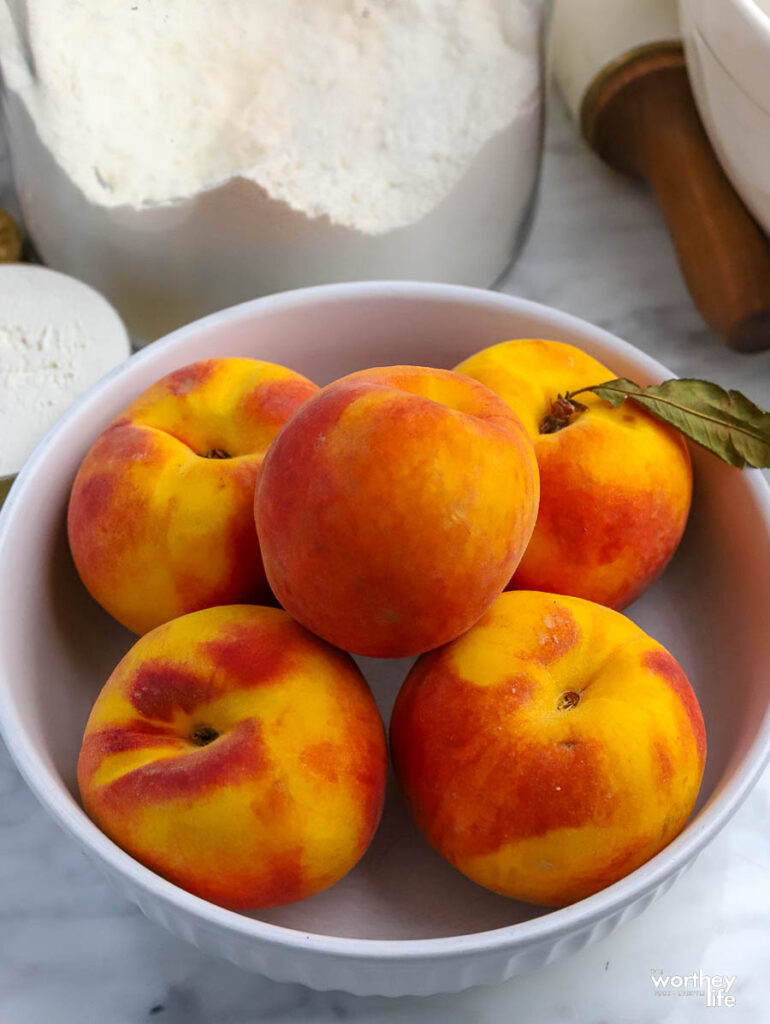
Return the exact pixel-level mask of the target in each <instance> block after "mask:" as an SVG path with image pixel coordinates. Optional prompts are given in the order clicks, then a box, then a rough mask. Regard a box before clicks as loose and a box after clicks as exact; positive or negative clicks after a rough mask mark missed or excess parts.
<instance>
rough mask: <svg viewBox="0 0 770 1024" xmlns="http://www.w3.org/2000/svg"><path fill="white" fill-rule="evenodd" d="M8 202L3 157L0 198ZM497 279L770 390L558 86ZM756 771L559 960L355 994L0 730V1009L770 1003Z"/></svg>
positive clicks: (614, 1018) (769, 924) (766, 830)
mask: <svg viewBox="0 0 770 1024" xmlns="http://www.w3.org/2000/svg"><path fill="white" fill-rule="evenodd" d="M9 202H11V203H12V196H11V194H10V187H9V184H8V167H7V161H5V162H2V161H1V160H0V203H9ZM502 287H503V289H504V290H505V291H506V292H510V293H515V294H518V295H523V296H526V297H529V298H533V299H537V300H539V301H542V302H546V303H549V304H551V305H554V306H557V307H559V308H561V309H564V310H568V311H569V312H571V313H575V314H578V315H579V316H582V317H585V318H586V319H588V320H592V321H594V322H595V323H598V324H600V325H601V326H603V327H606V328H607V329H608V330H610V331H613V332H614V333H616V334H618V335H620V336H621V337H623V338H626V339H627V340H628V341H630V342H632V343H633V344H635V345H637V346H639V347H640V348H641V349H643V350H645V351H646V352H649V353H650V354H652V355H654V356H655V357H656V358H658V359H660V360H661V361H662V362H663V363H665V364H666V365H667V366H669V367H670V368H671V369H672V370H673V371H674V372H676V373H677V374H684V375H688V376H698V377H707V378H710V379H712V380H716V381H719V382H720V383H722V384H724V385H726V386H729V387H737V388H739V389H740V390H742V391H744V392H745V393H746V394H748V395H749V396H750V397H751V398H753V399H754V401H756V402H757V403H758V404H760V405H762V406H764V407H765V408H768V407H770V351H768V352H765V353H763V354H760V355H755V356H740V355H736V354H735V353H732V352H729V351H728V350H727V349H725V348H724V347H723V346H722V345H721V344H720V343H719V341H718V340H717V339H716V338H715V337H714V336H713V334H712V333H711V332H710V331H709V329H708V328H707V327H706V326H705V325H704V324H703V323H702V322H701V321H700V319H699V317H698V315H697V313H696V312H695V311H694V309H693V308H692V306H691V303H690V300H689V297H688V295H687V293H686V291H685V289H684V286H683V284H682V280H681V277H680V274H679V271H678V269H677V265H676V262H675V259H674V256H673V253H672V250H671V247H670V244H669V241H668V238H667V235H666V232H665V230H664V227H663V224H662V221H661V217H660V215H659V213H658V211H657V209H656V208H655V206H654V205H653V203H652V201H651V199H650V197H649V195H648V194H647V192H646V191H645V190H644V189H643V188H642V187H641V186H640V185H638V184H636V183H634V182H630V181H627V180H625V179H623V178H620V177H618V176H617V175H615V174H614V173H613V172H611V171H609V170H608V169H606V168H605V167H604V166H603V165H602V164H601V163H600V162H599V161H598V160H597V159H596V158H595V157H593V155H592V154H591V153H589V152H588V151H587V149H586V148H585V146H584V145H583V144H582V143H581V141H580V140H579V138H578V136H577V133H576V131H575V129H574V127H573V126H572V125H571V124H569V123H568V121H567V118H566V115H565V114H564V111H563V109H562V108H561V106H560V104H559V102H558V100H554V102H553V104H552V109H551V114H550V122H549V129H548V137H547V151H546V159H545V165H544V176H543V182H542V189H541V195H540V203H539V208H538V211H537V216H536V220H535V225H534V229H533V233H532V235H531V238H530V240H529V242H528V244H527V246H526V248H525V250H524V252H523V254H522V257H521V259H520V260H519V262H518V264H517V266H516V267H515V268H514V269H513V271H512V272H511V273H510V274H509V275H508V276H507V278H506V279H505V281H504V283H503V285H502ZM769 822H770V775H769V774H767V773H766V774H765V777H764V779H763V780H762V782H761V783H760V784H759V786H758V787H757V788H756V790H755V791H754V792H753V793H752V795H751V796H750V797H749V799H748V800H747V801H746V803H745V804H744V806H743V807H742V808H741V809H740V810H739V812H738V813H737V814H736V816H735V818H734V819H733V821H732V822H731V823H730V824H729V825H728V827H727V828H726V829H725V830H724V831H723V832H722V833H721V834H720V835H719V836H718V837H717V838H716V839H715V841H714V842H713V843H712V844H711V846H710V847H708V848H707V849H706V850H705V851H704V852H703V853H702V854H701V856H700V858H699V859H698V861H697V862H696V863H695V865H694V866H693V867H692V869H691V870H690V871H688V872H687V873H686V874H685V875H684V876H683V877H682V879H681V880H680V881H679V882H678V883H677V884H676V885H675V887H674V888H673V890H672V891H671V892H669V893H668V894H667V895H666V896H665V897H663V898H662V899H661V900H659V901H658V902H657V903H655V904H653V906H652V907H651V908H650V909H649V910H647V911H646V913H645V914H643V915H642V916H641V917H640V918H638V919H637V920H635V921H632V922H630V923H628V924H626V925H625V926H624V927H623V928H621V929H620V930H619V931H618V932H616V933H614V934H613V935H612V936H610V937H609V938H608V939H606V940H604V941H602V942H599V943H597V944H596V945H593V946H591V947H589V948H587V949H585V950H583V951H582V952H581V953H579V954H578V955H576V956H574V957H573V958H572V959H570V960H567V961H564V962H561V963H558V964H555V965H553V966H551V967H548V968H546V969H543V970H540V971H538V972H536V973H533V974H531V975H529V976H527V977H523V978H518V979H514V980H513V981H511V982H508V983H506V984H504V985H502V986H499V987H497V988H494V989H474V990H471V991H468V992H465V993H462V994H460V995H454V996H436V997H432V998H429V999H411V998H406V999H393V1000H389V999H382V998H370V999H360V998H356V997H354V996H350V995H346V994H341V993H316V992H312V991H310V990H308V989H306V988H303V987H302V986H299V985H285V984H277V983H274V982H271V981H268V980H266V979H264V978H260V977H257V976H254V975H250V974H246V973H243V972H241V971H240V970H239V969H238V968H236V967H233V966H231V965H230V964H228V963H225V962H223V961H218V960H214V959H212V958H210V957H208V956H206V955H204V954H203V953H200V952H198V950H196V949H194V948H193V947H192V946H190V945H187V944H186V943H185V942H183V941H181V940H179V939H176V938H174V937H172V936H171V935H169V934H167V933H166V932H165V931H162V930H161V929H160V928H158V927H156V926H155V925H153V924H151V923H150V922H149V921H148V920H146V919H145V918H144V917H143V916H142V914H141V913H140V911H139V910H138V909H137V908H136V907H134V906H133V905H132V904H129V903H126V902H125V900H123V899H122V898H121V897H120V896H119V895H118V894H117V893H116V892H115V891H114V890H113V889H112V888H111V886H110V885H109V884H108V883H107V882H106V881H105V880H104V879H103V878H102V877H101V875H100V874H99V873H98V872H97V871H96V870H95V869H94V868H93V866H92V865H91V864H90V863H89V862H88V861H87V860H86V859H85V857H84V856H83V854H82V853H81V852H80V850H79V849H78V848H77V847H76V846H75V845H74V843H73V842H72V841H70V839H69V838H67V837H66V836H65V835H63V834H62V833H61V832H60V831H59V829H58V828H57V827H56V825H54V824H53V822H52V821H51V820H49V818H48V816H47V815H46V813H45V812H44V811H43V810H42V809H41V808H40V807H39V806H38V804H37V802H36V801H35V799H34V798H33V796H32V795H31V793H30V792H29V790H28V789H27V787H26V786H25V784H24V783H23V782H22V781H21V778H20V777H19V775H18V773H17V772H16V770H15V768H14V766H13V764H12V762H11V760H10V758H9V756H8V754H7V753H6V751H5V748H4V747H3V746H2V743H1V742H0V926H1V927H0V1021H2V1024H43V1022H45V1024H92V1022H93V1024H139V1022H142V1021H149V1020H153V1021H158V1022H159V1024H183V1022H184V1024H247V1022H253V1021H266V1022H286V1024H295V1022H296V1024H300V1022H301V1024H322V1022H330V1021H339V1020H351V1021H362V1022H363V1021H366V1022H368V1024H387V1022H396V1021H399V1022H400V1021H404V1022H406V1021H408V1022H410V1024H412V1022H414V1024H438V1022H439V1021H441V1022H442V1024H466V1022H470V1021H473V1022H478V1024H508V1022H513V1021H527V1022H533V1024H534V1022H540V1021H546V1022H549V1024H568V1022H580V1024H604V1022H608V1024H609V1022H612V1024H618V1022H633V1024H653V1022H656V1024H658V1022H669V1024H670V1022H676V1024H678V1022H682V1024H689V1022H696V1024H697V1022H700V1021H702V1020H706V1021H708V1020H711V1019H713V1018H714V1017H719V1018H720V1019H722V1017H721V1015H724V1019H725V1020H731V1021H736V1022H738V1021H740V1022H749V1021H751V1022H752V1024H754V1022H756V1024H759V1022H760V1021H762V1020H768V1019H770V988H769V987H768V981H767V979H768V978H770V941H768V939H769V937H770V864H769V858H768V839H769V838H770V825H769V824H768V823H769ZM699 970H702V971H703V972H705V973H707V974H712V975H714V974H721V975H735V977H736V981H735V984H734V987H733V989H732V992H733V994H734V995H735V998H736V1003H735V1006H734V1007H731V1008H713V1007H707V1006H706V1005H705V1000H704V999H703V998H701V997H699V996H691V997H689V998H682V997H678V996H677V993H676V992H674V993H673V994H672V995H670V996H669V997H667V998H664V997H663V996H661V995H658V994H656V990H655V987H654V986H653V984H652V980H651V972H657V971H660V972H662V973H663V974H680V975H686V974H691V973H692V972H693V971H699Z"/></svg>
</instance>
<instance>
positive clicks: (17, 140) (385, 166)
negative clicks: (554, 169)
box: [0, 0, 547, 341]
mask: <svg viewBox="0 0 770 1024" xmlns="http://www.w3.org/2000/svg"><path fill="white" fill-rule="evenodd" d="M546 7H547V4H544V3H542V2H539V0H462V2H457V0H323V2H319V0H224V2H221V3H211V0H79V2H78V3H77V4H73V3H71V2H70V0H0V66H1V67H2V76H3V108H4V112H5V125H6V130H7V133H8V138H9V141H10V147H11V155H12V162H13V168H14V175H15V179H16V184H17V188H18V193H19V199H20V203H21V207H22V211H23V214H24V219H25V223H26V228H27V231H28V233H29V235H30V237H31V239H32V241H33V243H34V245H35V246H36V248H37V251H38V253H39V255H40V258H41V259H42V260H43V261H44V262H46V263H48V264H50V265H51V266H52V267H55V268H58V269H60V270H64V271H66V272H68V273H70V274H73V275H74V276H76V277H79V278H82V279H83V280H84V281H87V282H88V283H89V284H91V285H93V286H95V287H96V288H98V289H99V290H100V291H102V292H103V293H104V294H105V295H106V296H107V297H108V298H109V299H110V300H111V301H112V302H113V304H114V305H115V306H117V308H118V310H119V311H120V313H121V314H122V316H123V317H124V319H125V320H126V322H127V323H128V325H129V327H130V329H131V330H132V331H133V332H134V333H135V335H136V336H137V337H138V338H140V339H142V340H145V341H146V340H150V339H153V338H155V337H157V336H159V335H160V334H163V333H164V332H166V331H168V330H171V329H172V328H174V327H177V326H179V325H180V324H182V323H185V322H186V321H189V320H191V319H194V318H195V317H198V316H201V315H203V314H205V313H208V312H211V311H213V310H216V309H220V308H222V307H224V306H228V305H231V304H233V303H236V302H240V301H243V300H245V299H249V298H253V297H255V296H257V295H264V294H266V293H269V292H275V291H282V290H284V289H287V288H295V287H300V286H303V285H311V284H318V283H322V282H328V281H343V280H351V279H360V278H401V279H430V280H436V281H448V282H457V283H466V284H475V285H489V284H491V283H492V282H493V281H494V280H495V279H496V278H497V277H498V276H499V275H500V274H501V273H502V271H503V270H504V269H505V268H506V266H507V265H508V264H509V263H510V262H511V260H512V259H513V257H514V256H515V254H516V252H517V249H518V247H519V245H520V243H521V241H522V236H523V233H524V231H525V230H526V226H527V220H528V214H529V211H530V208H531V201H532V195H533V191H534V187H535V182H536V179H537V174H538V167H539V160H540V150H541V141H542V104H543V100H542V89H543V52H542V50H543V46H542V35H543V22H544V20H545V8H546Z"/></svg>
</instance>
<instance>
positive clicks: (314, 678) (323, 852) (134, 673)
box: [78, 605, 386, 909]
mask: <svg viewBox="0 0 770 1024" xmlns="http://www.w3.org/2000/svg"><path fill="white" fill-rule="evenodd" d="M385 771H386V750H385V737H384V730H383V727H382V722H381V720H380V717H379V714H378V712H377V708H376V706H375V703H374V699H373V698H372V695H371V693H370V691H369V689H368V687H367V685H366V683H365V682H364V679H363V677H362V676H361V673H360V672H359V671H358V669H357V668H356V666H355V664H354V663H353V660H352V659H351V658H350V657H349V656H348V655H346V654H343V653H342V652H341V651H337V650H335V649H334V648H332V647H329V646H328V645H327V644H325V643H324V642H323V641H322V640H319V639H318V638H317V637H314V636H312V635H311V634H310V633H308V632H307V631H306V630H304V629H303V628H302V627H301V626H299V625H298V624H297V623H296V622H294V621H292V619H291V618H290V617H289V616H288V615H287V614H286V613H285V612H283V611H281V610H279V609H276V608H260V607H255V606H248V605H232V606H230V607H226V608H208V609H205V610H204V611H199V612H193V613H192V614H190V615H185V616H183V617H182V618H179V619H175V620H174V621H172V622H168V623H166V624H165V625H163V626H159V627H158V628H157V629H155V630H153V631H152V632H151V633H148V634H147V635H146V636H144V637H142V638H141V639H140V640H139V641H137V643H136V644H135V645H134V646H133V647H132V648H131V650H130V651H129V652H128V654H127V655H126V656H125V657H124V658H123V660H122V661H121V662H120V664H119V665H118V667H117V668H116V669H115V671H114V672H113V674H112V675H111V676H110V678H109V680H108V681H107V683H106V685H105V686H104V688H103V690H102V692H101V693H100V695H99V697H98V699H97V701H96V704H95V705H94V708H93V710H92V712H91V717H90V718H89V720H88V725H87V726H86V731H85V736H84V739H83V746H82V749H81V752H80V759H79V762H78V782H79V785H80V793H81V797H82V800H83V806H84V807H85V809H86V811H87V812H88V814H89V815H90V816H91V818H92V819H93V820H94V821H95V822H96V824H97V825H99V827H100V828H101V829H102V830H103V831H104V832H106V834H107V835H108V836H110V838H112V839H113V840H114V841H115V842H116V843H118V844H119V845H120V846H122V847H123V849H124V850H126V851H127V852H128V853H130V854H131V855H132V856H133V857H135V858H136V859H137V860H139V861H141V862H142V863H143V864H145V865H146V866H147V867H149V868H151V869H152V870H154V871H157V872H158V874H161V875H163V876H164V877H165V878H168V879H170V880H171V881H172V882H175V883H176V884H177V885H179V886H181V887H182V888H184V889H187V890H189V891H190V892H192V893H194V894H195V895H197V896H201V897H203V898H204V899H207V900H211V901H212V902H213V903H219V904H221V905H222V906H226V907H232V908H241V909H249V908H256V907H267V906H273V905H275V904H280V903H290V902H293V901H294V900H299V899H303V898H304V897H305V896H309V895H311V894H312V893H316V892H318V891H319V890H321V889H324V888H326V887H327V886H329V885H331V884H332V883H333V882H335V881H337V880H338V879H339V878H341V877H342V876H343V875H344V874H345V873H346V872H347V871H349V870H350V868H352V867H353V865H354V864H355V863H356V861H357V860H358V859H359V857H361V855H362V854H363V852H364V850H366V848H367V846H368V844H369V842H370V840H371V838H372V836H373V835H374V832H375V829H376V827H377V823H378V821H379V817H380V812H381V809H382V801H383V793H384V787H385Z"/></svg>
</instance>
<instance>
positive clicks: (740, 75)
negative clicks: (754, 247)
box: [679, 0, 770, 233]
mask: <svg viewBox="0 0 770 1024" xmlns="http://www.w3.org/2000/svg"><path fill="white" fill-rule="evenodd" d="M679 16H680V20H681V25H682V35H683V37H684V44H685V50H686V53H687V65H688V69H689V73H690V81H691V83H692V87H693V92H694V93H695V99H696V101H697V104H698V109H699V111H700V115H701V118H702V119H703V123H704V124H705V125H706V130H707V131H708V133H709V136H710V137H711V142H712V144H713V146H714V149H715V150H716V152H717V155H718V156H719V159H720V161H721V163H722V166H723V167H724V169H725V171H726V172H727V175H728V177H729V178H730V180H731V181H732V183H733V185H734V186H735V188H736V190H737V191H738V193H739V195H740V196H741V197H742V199H743V201H744V202H745V203H746V205H747V206H748V208H749V209H750V210H751V212H752V213H753V214H754V216H755V217H756V218H757V220H758V221H759V222H760V224H762V225H763V227H764V229H765V231H767V232H769V233H770V173H769V172H768V168H769V167H770V0H679Z"/></svg>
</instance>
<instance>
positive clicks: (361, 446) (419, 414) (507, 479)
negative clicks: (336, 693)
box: [255, 366, 538, 657]
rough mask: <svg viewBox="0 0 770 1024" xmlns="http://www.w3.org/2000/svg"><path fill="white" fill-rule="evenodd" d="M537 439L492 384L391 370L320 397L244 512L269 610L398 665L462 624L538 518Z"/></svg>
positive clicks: (272, 460) (493, 590) (271, 455)
mask: <svg viewBox="0 0 770 1024" xmlns="http://www.w3.org/2000/svg"><path fill="white" fill-rule="evenodd" d="M537 500H538V476H537V464H536V462H535V457H534V454H533V450H532V445H531V443H530V441H529V439H528V437H527V435H526V433H525V432H524V430H523V428H522V426H521V424H520V423H519V421H518V420H517V419H516V417H515V416H514V415H513V414H512V413H511V411H510V409H508V407H507V406H506V405H505V404H504V403H503V402H502V401H501V400H500V399H499V398H497V397H496V396H495V395H494V394H492V392H490V391H489V390H488V389H487V388H485V387H483V386H482V385H480V384H478V383H477V382H476V381H471V380H469V379H468V378H467V377H461V376H459V375H458V374H453V373H451V372H449V371H448V370H434V369H427V368H423V367H412V366H391V367H381V368H376V369H371V370H364V371H361V372H359V373H354V374H351V375H350V376H348V377H344V378H342V379H341V380H339V381H337V382H335V383H334V384H331V385H330V386H329V387H327V388H325V389H324V390H323V391H322V392H321V393H320V394H319V395H317V396H316V397H315V398H313V399H311V400H310V401H309V402H307V403H306V404H305V406H303V408H302V409H300V410H299V412H298V413H297V414H296V415H295V416H294V417H293V419H292V421H291V422H290V423H289V424H287V426H286V427H285V428H284V430H282V431H281V433H280V435H279V436H278V438H277V439H276V441H275V443H274V444H273V446H272V448H271V449H270V451H269V452H268V454H267V456H266V458H265V462H264V465H263V468H262V473H261V476H260V480H259V484H258V486H257V493H256V502H255V514H256V522H257V531H258V534H259V540H260V545H261V549H262V555H263V558H264V564H265V571H266V573H267V578H268V581H269V583H270V586H271V587H272V589H273V592H274V594H275V596H276V597H277V598H278V600H279V601H280V603H281V604H282V605H283V607H284V608H286V610H287V611H288V612H290V614H291V615H293V616H294V617H295V618H296V619H297V620H298V621H299V622H301V623H302V624H303V625H305V626H306V627H307V628H308V629H311V630H312V631H313V632H314V633H317V634H318V635H319V636H322V637H323V638H324V639H326V640H328V641H329V642H330V643H333V644H335V645H336V646H338V647H342V648H344V649H345V650H348V651H353V652H354V653H356V654H366V655H371V656H375V657H401V656H406V655H410V654H416V653H419V652H421V651H425V650H428V649H430V648H432V647H436V646H437V645H438V644H441V643H445V642H446V641H448V640H450V639H452V638H453V637H456V636H458V635H459V634H460V633H462V632H464V630H466V629H467V628H468V627H469V626H471V625H472V624H473V623H474V622H475V621H476V620H477V619H478V618H479V617H480V616H481V615H482V614H483V612H484V611H485V609H486V608H487V607H488V606H489V605H490V604H491V602H492V601H493V600H494V599H495V597H496V596H497V595H498V594H499V593H500V592H501V591H502V589H503V587H504V586H505V584H506V582H507V581H508V579H509V578H510V575H511V573H512V572H513V570H514V569H515V567H516V565H517V564H518V561H519V558H520V557H521V554H522V552H523V550H524V548H525V547H526V544H527V541H528V540H529V537H530V534H531V532H532V527H533V524H534V521H535V516H536V512H537Z"/></svg>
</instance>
